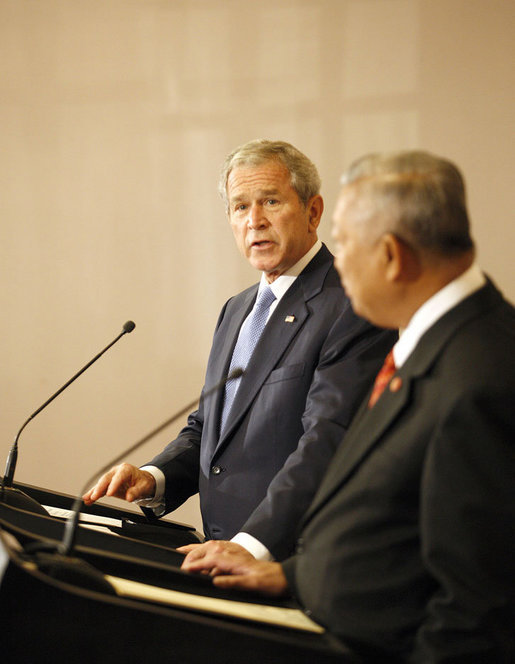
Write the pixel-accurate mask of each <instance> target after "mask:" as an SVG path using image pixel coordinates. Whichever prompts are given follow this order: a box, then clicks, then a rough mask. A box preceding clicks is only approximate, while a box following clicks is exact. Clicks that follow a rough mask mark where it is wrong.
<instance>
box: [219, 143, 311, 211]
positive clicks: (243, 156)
mask: <svg viewBox="0 0 515 664" xmlns="http://www.w3.org/2000/svg"><path fill="white" fill-rule="evenodd" d="M268 161H278V162H280V163H282V164H283V165H284V166H285V167H286V169H287V170H288V172H289V173H290V178H291V186H292V187H293V189H294V190H295V191H296V192H297V195H298V197H299V199H300V200H301V201H302V203H303V204H304V205H307V203H308V201H309V199H310V198H311V197H312V196H316V195H317V194H319V193H320V184H321V182H320V176H319V175H318V171H317V169H316V166H315V165H314V164H313V162H312V161H311V160H310V159H308V158H307V157H306V155H305V154H303V153H302V152H301V151H300V150H297V148H296V147H294V146H293V145H291V144H290V143H286V142H284V141H269V140H266V139H256V140H254V141H249V142H248V143H245V144H244V145H240V146H239V147H238V148H236V150H234V151H233V152H231V154H230V155H229V156H228V157H227V158H226V160H225V161H224V163H223V166H222V170H221V173H220V181H219V184H218V191H219V193H220V196H221V197H222V199H223V201H224V203H225V207H226V210H227V211H228V209H229V204H228V200H227V180H228V179H229V175H230V174H231V171H232V170H233V169H234V168H237V167H238V166H261V165H262V164H264V163H266V162H268Z"/></svg>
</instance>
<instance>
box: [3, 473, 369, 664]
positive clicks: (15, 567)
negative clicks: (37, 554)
mask: <svg viewBox="0 0 515 664" xmlns="http://www.w3.org/2000/svg"><path fill="white" fill-rule="evenodd" d="M17 486H18V487H19V488H21V489H23V490H24V491H25V492H27V493H29V494H30V495H31V496H32V497H34V498H35V499H36V500H38V501H39V502H41V503H42V504H46V505H53V506H55V507H62V508H63V509H69V508H70V506H71V504H72V502H73V498H72V497H71V496H66V495H65V494H58V493H54V492H52V491H49V490H46V489H40V488H38V487H31V486H28V485H20V484H18V485H17ZM92 508H94V512H95V513H97V514H101V515H103V516H106V517H109V518H115V519H120V520H121V521H122V526H121V527H117V526H114V530H113V532H112V533H108V532H103V531H102V532H100V531H97V530H91V529H87V528H84V527H81V528H79V532H78V535H77V544H76V549H75V556H76V557H79V558H80V559H82V560H84V561H86V562H88V563H90V564H91V565H93V566H94V567H95V568H96V569H97V570H98V571H99V572H100V573H102V574H109V575H114V576H117V577H123V578H124V579H129V580H133V581H139V582H143V583H145V584H150V585H154V586H159V587H161V588H168V589H173V590H178V591H181V592H185V593H191V594H194V595H201V596H207V597H209V596H212V597H217V598H229V599H231V600H233V601H234V600H236V601H240V602H252V603H261V604H266V605H270V604H273V605H276V606H284V607H289V606H292V604H291V603H290V602H288V601H286V600H285V601H282V600H281V601H275V602H271V601H270V600H268V599H267V600H266V601H265V600H263V598H260V597H259V596H255V595H249V594H247V593H235V592H228V591H221V590H219V589H216V588H214V587H213V586H212V584H211V583H210V581H209V579H206V578H205V577H202V576H194V575H190V574H186V573H184V572H182V571H181V570H180V563H181V560H182V555H181V554H179V553H178V552H177V551H175V550H174V548H173V546H170V545H167V534H166V532H163V533H159V530H163V531H166V530H169V531H170V533H172V534H169V535H168V536H169V538H171V539H172V540H173V541H175V537H176V535H177V533H179V537H180V538H181V539H182V538H183V537H184V538H186V540H188V539H189V541H195V539H196V538H197V534H196V533H195V531H194V530H193V529H192V528H189V527H188V526H184V525H183V524H174V523H173V522H164V523H160V524H146V522H145V518H144V517H143V515H141V518H140V516H139V515H137V514H136V515H135V514H134V513H133V512H129V511H126V510H118V509H115V508H112V507H110V506H106V505H98V504H97V505H94V506H92ZM88 509H91V508H88ZM124 520H127V522H128V524H127V525H124ZM133 524H134V525H133ZM146 526H148V527H149V529H148V532H145V530H146ZM63 529H64V522H63V521H62V520H60V519H58V518H55V517H50V516H44V515H39V514H33V513H30V512H27V511H25V510H22V509H19V508H16V507H12V506H9V505H6V504H2V503H0V625H1V626H2V639H1V653H2V661H6V662H32V661H34V662H36V661H37V662H52V663H54V662H59V661H63V662H79V663H80V662H88V664H89V663H91V662H106V664H107V663H109V664H113V663H116V662H129V661H130V662H141V663H142V664H143V662H145V663H146V662H156V663H157V662H159V664H162V663H163V662H177V663H178V664H189V663H191V664H196V663H197V662H198V663H199V664H201V663H202V664H206V660H207V661H208V662H213V663H215V664H219V663H220V664H242V663H243V664H254V663H255V664H267V663H270V664H272V663H273V664H282V663H295V664H303V663H306V664H308V663H309V664H325V663H328V664H329V663H331V662H333V663H334V662H344V663H351V662H352V663H354V662H359V661H360V660H359V659H358V658H357V657H355V656H354V655H352V653H351V652H350V650H347V649H345V648H344V647H343V646H342V645H341V644H340V643H339V642H337V641H336V640H335V639H333V638H332V637H331V635H329V634H327V633H323V634H313V633H309V632H304V631H299V630H296V629H289V628H286V627H279V626H275V625H266V624H263V623H259V622H253V621H250V620H246V619H242V618H239V617H228V616H216V615H212V614H210V613H206V612H204V611H197V610H192V609H180V608H175V607H172V606H169V605H163V604H161V603H159V602H154V601H143V600H135V599H128V598H125V597H120V596H117V595H111V594H108V593H105V592H100V591H98V590H92V589H91V588H88V587H87V586H86V587H81V586H79V585H76V584H74V583H73V582H70V581H62V580H57V579H55V578H52V577H51V576H49V575H48V574H46V573H44V572H42V571H41V570H40V569H38V568H37V567H36V566H35V565H34V564H33V563H32V562H31V560H30V557H27V556H25V555H24V553H23V548H24V547H26V546H27V545H28V544H30V543H32V542H38V541H43V542H59V541H60V538H61V536H62V532H63ZM172 531H173V532H172Z"/></svg>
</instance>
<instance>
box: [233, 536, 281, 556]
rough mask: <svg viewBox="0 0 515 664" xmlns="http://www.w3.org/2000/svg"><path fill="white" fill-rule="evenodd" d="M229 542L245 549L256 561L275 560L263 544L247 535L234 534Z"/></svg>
mask: <svg viewBox="0 0 515 664" xmlns="http://www.w3.org/2000/svg"><path fill="white" fill-rule="evenodd" d="M231 542H234V543H235V544H239V545H240V546H242V547H243V548H244V549H247V551H248V552H249V553H251V554H252V555H253V556H254V558H255V559H256V560H275V559H274V557H273V556H272V554H271V553H270V551H269V550H268V549H267V548H266V546H265V545H264V544H261V542H260V541H259V540H257V539H256V538H255V537H252V535H249V534H248V533H236V535H235V536H234V537H233V538H232V540H231Z"/></svg>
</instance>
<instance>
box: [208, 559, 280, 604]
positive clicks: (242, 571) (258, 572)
mask: <svg viewBox="0 0 515 664" xmlns="http://www.w3.org/2000/svg"><path fill="white" fill-rule="evenodd" d="M213 584H214V585H215V586H217V587H218V588H239V589H241V590H252V591H254V592H258V593H261V594H262V595H268V596H272V597H280V596H283V595H285V594H287V592H288V582H287V581H286V577H285V576H284V572H283V570H282V567H281V565H280V564H279V563H272V562H263V561H261V562H260V561H257V560H256V561H254V563H252V564H250V565H247V566H246V567H240V568H239V569H235V573H234V574H232V575H227V574H224V575H217V576H215V577H214V578H213Z"/></svg>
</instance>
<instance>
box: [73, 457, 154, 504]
mask: <svg viewBox="0 0 515 664" xmlns="http://www.w3.org/2000/svg"><path fill="white" fill-rule="evenodd" d="M155 491H156V481H155V479H154V477H153V475H152V474H151V473H149V472H148V471H146V470H141V469H140V468H137V467H136V466H132V465H131V464H129V463H121V464H119V465H118V466H114V467H113V468H111V470H109V471H107V473H105V475H102V477H101V478H100V479H99V480H98V482H97V483H96V484H95V486H94V487H92V488H91V489H90V490H89V491H87V492H86V493H85V494H84V495H83V496H82V499H83V501H84V503H85V504H86V505H91V504H92V503H94V502H95V501H96V500H98V499H99V498H102V496H109V497H113V498H122V499H123V500H127V501H128V502H129V503H132V502H133V501H134V500H141V499H143V498H152V497H153V496H154V494H155Z"/></svg>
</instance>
